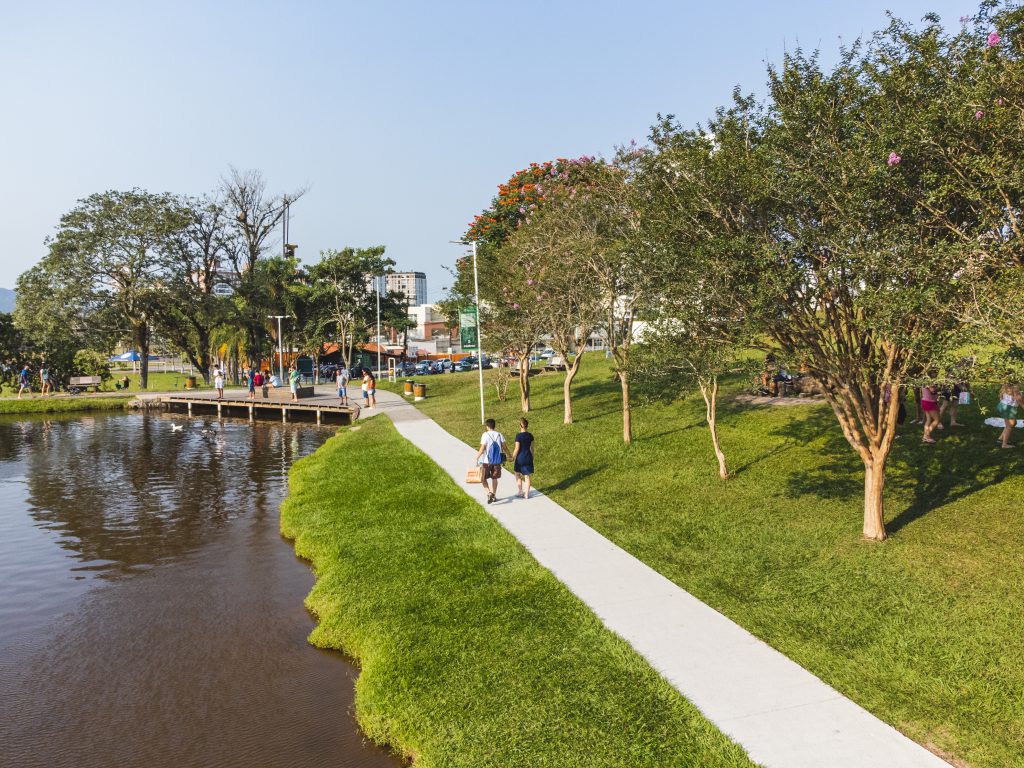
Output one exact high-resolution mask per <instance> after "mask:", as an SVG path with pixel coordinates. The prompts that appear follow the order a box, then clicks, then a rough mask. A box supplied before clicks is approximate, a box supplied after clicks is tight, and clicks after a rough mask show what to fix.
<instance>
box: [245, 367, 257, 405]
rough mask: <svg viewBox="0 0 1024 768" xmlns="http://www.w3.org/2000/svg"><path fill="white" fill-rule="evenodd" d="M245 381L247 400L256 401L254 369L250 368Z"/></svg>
mask: <svg viewBox="0 0 1024 768" xmlns="http://www.w3.org/2000/svg"><path fill="white" fill-rule="evenodd" d="M245 378H246V381H248V383H249V399H250V400H255V399H256V369H255V368H250V369H249V372H248V373H247V374H246V376H245Z"/></svg>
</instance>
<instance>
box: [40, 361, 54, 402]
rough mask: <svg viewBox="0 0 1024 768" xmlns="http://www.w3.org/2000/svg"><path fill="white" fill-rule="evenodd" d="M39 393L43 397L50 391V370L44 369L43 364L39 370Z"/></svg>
mask: <svg viewBox="0 0 1024 768" xmlns="http://www.w3.org/2000/svg"><path fill="white" fill-rule="evenodd" d="M39 391H40V392H41V393H42V394H43V395H48V394H49V393H50V392H51V391H52V390H51V389H50V369H49V368H47V367H46V363H43V365H42V367H41V368H40V369H39Z"/></svg>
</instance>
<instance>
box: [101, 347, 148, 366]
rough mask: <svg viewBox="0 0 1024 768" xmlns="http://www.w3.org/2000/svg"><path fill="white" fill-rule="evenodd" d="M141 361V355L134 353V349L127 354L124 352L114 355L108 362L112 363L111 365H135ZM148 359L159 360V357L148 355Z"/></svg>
mask: <svg viewBox="0 0 1024 768" xmlns="http://www.w3.org/2000/svg"><path fill="white" fill-rule="evenodd" d="M141 359H142V355H140V354H139V353H138V352H136V351H135V350H134V349H132V350H129V351H128V352H125V353H124V354H122V355H114V356H113V357H112V358H110V362H112V363H137V362H139V360H141ZM149 359H150V360H159V359H160V356H159V355H149Z"/></svg>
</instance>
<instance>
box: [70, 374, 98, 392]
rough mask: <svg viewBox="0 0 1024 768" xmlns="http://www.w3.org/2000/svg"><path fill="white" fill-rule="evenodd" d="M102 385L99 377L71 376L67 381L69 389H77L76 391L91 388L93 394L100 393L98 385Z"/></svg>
mask: <svg viewBox="0 0 1024 768" xmlns="http://www.w3.org/2000/svg"><path fill="white" fill-rule="evenodd" d="M102 383H103V378H102V377H101V376H72V377H71V378H70V379H69V380H68V386H69V387H77V388H78V389H88V388H89V387H92V389H93V392H99V391H100V384H102Z"/></svg>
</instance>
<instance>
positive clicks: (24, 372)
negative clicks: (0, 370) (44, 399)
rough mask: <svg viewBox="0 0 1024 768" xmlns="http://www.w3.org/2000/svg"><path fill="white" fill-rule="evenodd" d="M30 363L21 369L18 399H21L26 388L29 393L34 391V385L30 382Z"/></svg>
mask: <svg viewBox="0 0 1024 768" xmlns="http://www.w3.org/2000/svg"><path fill="white" fill-rule="evenodd" d="M28 381H29V379H28V365H26V366H25V367H24V368H22V369H21V373H19V374H18V399H19V400H21V393H22V392H24V391H25V390H26V389H27V390H28V391H29V394H31V393H32V385H31V384H29V383H28Z"/></svg>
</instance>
